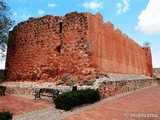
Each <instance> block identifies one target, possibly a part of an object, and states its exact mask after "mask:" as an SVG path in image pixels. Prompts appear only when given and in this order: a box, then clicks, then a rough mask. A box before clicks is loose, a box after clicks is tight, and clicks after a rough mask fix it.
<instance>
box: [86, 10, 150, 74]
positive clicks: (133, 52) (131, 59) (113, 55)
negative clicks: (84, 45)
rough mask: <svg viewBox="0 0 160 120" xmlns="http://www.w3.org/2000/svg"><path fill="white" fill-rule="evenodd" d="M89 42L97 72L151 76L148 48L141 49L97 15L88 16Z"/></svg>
mask: <svg viewBox="0 0 160 120" xmlns="http://www.w3.org/2000/svg"><path fill="white" fill-rule="evenodd" d="M88 23H89V30H88V33H87V35H88V36H87V40H88V41H90V43H91V46H92V51H93V53H94V57H93V58H94V61H95V64H96V66H97V68H98V69H99V70H103V71H105V72H110V73H127V74H144V75H148V76H152V60H151V52H150V49H149V48H143V47H141V46H140V45H138V44H137V43H135V42H134V41H133V40H132V39H130V38H129V37H128V36H127V35H125V34H122V32H121V31H120V30H119V29H116V30H114V26H113V24H112V23H110V22H107V23H104V22H103V17H102V16H101V15H100V14H99V13H97V14H95V15H92V14H88Z"/></svg>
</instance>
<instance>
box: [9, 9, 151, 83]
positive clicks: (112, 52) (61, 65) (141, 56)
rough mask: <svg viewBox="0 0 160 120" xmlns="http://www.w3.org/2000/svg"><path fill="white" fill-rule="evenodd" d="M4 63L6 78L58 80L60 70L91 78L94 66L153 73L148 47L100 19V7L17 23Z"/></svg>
mask: <svg viewBox="0 0 160 120" xmlns="http://www.w3.org/2000/svg"><path fill="white" fill-rule="evenodd" d="M60 22H62V33H60ZM6 68H7V70H8V72H7V78H8V79H9V80H10V81H25V80H34V81H36V80H45V81H58V80H60V79H61V78H62V76H63V75H64V74H69V75H73V76H74V77H75V79H77V80H81V79H83V78H84V77H85V79H90V78H91V77H93V76H94V74H95V71H96V69H97V70H99V71H102V72H103V71H104V72H112V73H129V74H145V75H150V76H152V61H151V53H150V49H148V48H142V47H141V46H139V45H138V44H137V43H135V42H134V41H133V40H131V39H130V38H128V37H127V36H126V35H124V34H122V32H121V31H120V30H118V29H117V30H114V26H113V24H111V23H110V22H108V23H104V22H103V17H102V16H101V15H100V13H97V14H96V15H95V16H94V15H92V14H90V13H77V12H73V13H69V14H66V15H65V16H63V17H59V16H49V15H48V16H44V17H39V18H30V19H29V20H27V21H25V22H22V23H19V24H18V25H17V26H15V27H14V29H13V30H12V31H11V32H10V35H9V45H8V51H7V61H6Z"/></svg>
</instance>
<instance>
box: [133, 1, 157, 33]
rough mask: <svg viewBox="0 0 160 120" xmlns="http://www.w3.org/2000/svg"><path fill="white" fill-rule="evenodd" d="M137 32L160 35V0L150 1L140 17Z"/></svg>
mask: <svg viewBox="0 0 160 120" xmlns="http://www.w3.org/2000/svg"><path fill="white" fill-rule="evenodd" d="M135 29H136V30H140V31H142V32H145V33H148V34H160V0H150V1H149V3H148V5H147V7H146V8H145V10H143V11H142V12H141V14H140V15H139V17H138V24H137V26H136V27H135Z"/></svg>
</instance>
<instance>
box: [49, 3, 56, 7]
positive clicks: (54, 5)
mask: <svg viewBox="0 0 160 120" xmlns="http://www.w3.org/2000/svg"><path fill="white" fill-rule="evenodd" d="M48 7H56V4H54V3H48Z"/></svg>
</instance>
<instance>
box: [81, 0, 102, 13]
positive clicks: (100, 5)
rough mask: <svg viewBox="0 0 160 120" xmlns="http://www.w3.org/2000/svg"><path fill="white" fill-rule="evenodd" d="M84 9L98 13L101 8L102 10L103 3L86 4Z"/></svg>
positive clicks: (92, 2)
mask: <svg viewBox="0 0 160 120" xmlns="http://www.w3.org/2000/svg"><path fill="white" fill-rule="evenodd" d="M83 7H85V8H90V9H92V10H96V11H97V10H98V9H99V8H101V9H102V8H103V2H97V1H91V2H85V3H84V4H83Z"/></svg>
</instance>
